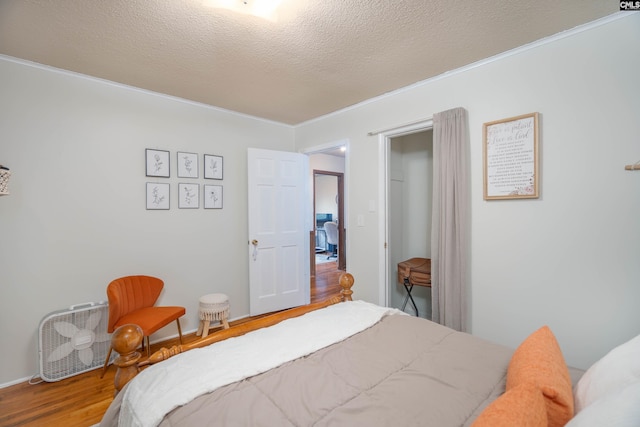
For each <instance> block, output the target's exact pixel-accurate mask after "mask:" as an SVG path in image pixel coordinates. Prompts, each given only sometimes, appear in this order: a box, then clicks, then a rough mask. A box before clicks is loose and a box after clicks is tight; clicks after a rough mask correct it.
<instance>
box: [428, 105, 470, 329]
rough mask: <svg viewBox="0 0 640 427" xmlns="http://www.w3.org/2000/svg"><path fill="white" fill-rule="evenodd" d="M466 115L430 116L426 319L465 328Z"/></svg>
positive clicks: (460, 112)
mask: <svg viewBox="0 0 640 427" xmlns="http://www.w3.org/2000/svg"><path fill="white" fill-rule="evenodd" d="M467 129H468V125H467V111H466V110H465V109H464V108H454V109H453V110H448V111H443V112H441V113H437V114H435V115H434V116H433V157H434V162H433V164H434V171H433V218H432V224H431V228H432V229H431V305H432V320H433V321H434V322H437V323H440V324H442V325H445V326H448V327H450V328H453V329H455V330H458V331H463V332H464V331H466V329H467V285H468V280H467V265H468V264H467V263H468V254H469V249H468V242H469V236H468V235H469V209H470V206H469V204H470V200H469V188H468V187H469V165H468V159H467V158H468V147H469V142H468V139H469V138H468V130H467Z"/></svg>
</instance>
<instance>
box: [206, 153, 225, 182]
mask: <svg viewBox="0 0 640 427" xmlns="http://www.w3.org/2000/svg"><path fill="white" fill-rule="evenodd" d="M223 160H224V159H223V158H222V156H213V155H211V154H205V155H204V177H205V179H222V166H223V164H222V163H223Z"/></svg>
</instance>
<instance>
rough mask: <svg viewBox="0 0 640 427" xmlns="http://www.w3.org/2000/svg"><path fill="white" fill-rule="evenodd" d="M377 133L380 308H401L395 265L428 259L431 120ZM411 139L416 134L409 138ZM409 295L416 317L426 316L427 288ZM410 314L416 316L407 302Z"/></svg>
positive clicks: (402, 293)
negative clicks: (413, 304)
mask: <svg viewBox="0 0 640 427" xmlns="http://www.w3.org/2000/svg"><path fill="white" fill-rule="evenodd" d="M375 134H377V135H378V147H379V153H380V156H381V162H380V163H379V166H380V169H379V174H378V176H379V177H380V179H379V181H378V186H379V191H380V194H382V195H383V197H381V200H380V228H379V236H380V239H381V241H382V242H384V244H383V245H381V247H380V250H379V252H378V254H379V264H378V265H379V269H378V273H379V282H378V283H379V288H378V292H379V293H378V295H379V297H378V298H379V304H380V305H384V306H388V307H396V308H399V309H402V305H403V304H404V298H405V297H406V290H405V289H404V286H402V284H400V283H398V279H397V271H398V268H397V266H398V262H401V261H404V260H406V259H409V258H412V257H424V258H430V254H431V241H430V240H431V238H430V230H431V200H432V199H431V197H432V193H431V191H432V187H433V186H432V178H433V120H432V119H425V120H422V121H419V122H414V123H411V124H407V125H402V126H398V127H396V128H391V129H387V130H383V131H378V132H372V133H370V135H375ZM413 135H415V136H413ZM412 296H414V299H415V297H418V299H417V300H416V304H417V305H418V311H419V314H420V316H421V317H427V318H429V317H430V316H431V290H430V289H429V288H424V289H421V288H420V289H419V288H418V287H416V288H414V289H413V291H412ZM406 311H407V312H408V313H409V314H415V312H414V311H413V307H412V306H411V304H410V303H409V304H408V305H407V306H406Z"/></svg>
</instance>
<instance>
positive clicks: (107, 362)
mask: <svg viewBox="0 0 640 427" xmlns="http://www.w3.org/2000/svg"><path fill="white" fill-rule="evenodd" d="M112 351H113V347H111V346H109V352H108V353H107V358H106V359H105V360H104V366H103V367H102V374H100V378H103V377H104V374H106V373H107V367H108V366H109V358H111V352H112Z"/></svg>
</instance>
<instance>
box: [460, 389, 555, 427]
mask: <svg viewBox="0 0 640 427" xmlns="http://www.w3.org/2000/svg"><path fill="white" fill-rule="evenodd" d="M547 425H548V424H547V407H546V404H545V399H544V397H543V396H542V393H541V392H540V390H539V389H538V387H537V386H536V385H535V384H532V383H522V384H520V385H519V386H517V387H513V388H512V389H510V390H507V391H506V392H505V393H504V394H503V395H502V396H500V397H498V398H497V399H496V400H494V401H493V402H491V404H490V405H489V406H487V407H486V408H485V409H484V410H483V411H482V412H481V413H480V415H479V416H478V418H476V420H475V421H474V422H473V424H471V427H514V426H518V427H547Z"/></svg>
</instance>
